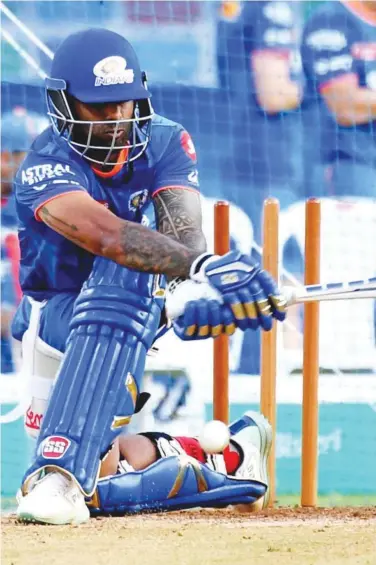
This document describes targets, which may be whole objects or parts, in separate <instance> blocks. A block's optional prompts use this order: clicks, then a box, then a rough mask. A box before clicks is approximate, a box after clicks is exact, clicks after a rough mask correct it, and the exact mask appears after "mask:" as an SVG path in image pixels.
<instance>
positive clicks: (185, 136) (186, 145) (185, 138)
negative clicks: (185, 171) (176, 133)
mask: <svg viewBox="0 0 376 565" xmlns="http://www.w3.org/2000/svg"><path fill="white" fill-rule="evenodd" d="M180 141H181V145H182V147H183V149H184V151H185V152H186V154H187V155H188V157H189V158H190V159H192V161H196V159H197V157H196V149H195V146H194V145H193V141H192V138H191V136H190V135H189V133H188V132H187V131H182V133H181V136H180Z"/></svg>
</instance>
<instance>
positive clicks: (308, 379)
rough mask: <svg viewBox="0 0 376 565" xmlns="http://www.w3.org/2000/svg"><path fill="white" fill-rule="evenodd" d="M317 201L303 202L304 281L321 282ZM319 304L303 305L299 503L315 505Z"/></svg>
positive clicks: (319, 221)
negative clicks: (304, 206) (304, 204)
mask: <svg viewBox="0 0 376 565" xmlns="http://www.w3.org/2000/svg"><path fill="white" fill-rule="evenodd" d="M320 223H321V206H320V201H319V200H316V199H314V198H312V199H310V200H308V201H307V202H306V211H305V272H304V284H306V285H307V284H318V283H319V282H320ZM319 370H320V367H319V303H318V302H310V303H307V304H305V305H304V333H303V404H302V411H303V415H302V477H301V505H302V506H313V507H314V506H316V505H317V472H318V464H317V447H318V385H319Z"/></svg>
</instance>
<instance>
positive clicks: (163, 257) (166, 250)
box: [116, 222, 199, 278]
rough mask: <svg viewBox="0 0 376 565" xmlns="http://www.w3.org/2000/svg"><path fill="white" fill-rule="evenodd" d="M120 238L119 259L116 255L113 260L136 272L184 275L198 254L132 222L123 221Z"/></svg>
mask: <svg viewBox="0 0 376 565" xmlns="http://www.w3.org/2000/svg"><path fill="white" fill-rule="evenodd" d="M120 239H121V243H120V245H121V251H120V255H122V256H123V259H122V260H121V258H120V257H117V259H116V260H117V262H119V263H121V264H124V265H126V266H127V267H129V268H131V269H135V270H136V271H143V272H147V273H155V274H162V275H166V276H167V277H168V278H174V277H184V278H188V277H189V269H190V267H191V265H192V263H193V261H194V259H196V257H197V256H198V255H199V252H198V251H197V250H194V249H189V248H188V247H186V246H185V245H182V244H181V243H179V242H178V241H174V240H173V239H171V238H170V237H167V236H165V235H163V234H161V233H156V232H155V231H152V230H150V229H148V228H145V227H144V226H142V225H140V224H136V223H135V222H126V223H125V225H124V226H123V228H122V230H121V236H120Z"/></svg>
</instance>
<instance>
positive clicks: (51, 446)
mask: <svg viewBox="0 0 376 565" xmlns="http://www.w3.org/2000/svg"><path fill="white" fill-rule="evenodd" d="M70 444H71V441H70V440H69V439H67V438H65V437H62V436H49V437H46V439H45V440H44V442H43V449H42V457H44V458H45V459H60V458H61V457H63V455H64V454H65V452H66V451H67V449H68V447H69V446H70Z"/></svg>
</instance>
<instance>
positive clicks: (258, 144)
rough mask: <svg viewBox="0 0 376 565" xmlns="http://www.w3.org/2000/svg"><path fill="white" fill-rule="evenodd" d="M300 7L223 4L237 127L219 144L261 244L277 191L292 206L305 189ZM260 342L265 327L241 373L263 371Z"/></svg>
mask: <svg viewBox="0 0 376 565" xmlns="http://www.w3.org/2000/svg"><path fill="white" fill-rule="evenodd" d="M299 9H300V4H299V3H297V2H283V1H281V0H277V1H274V2H270V1H261V2H260V1H258V2H253V1H252V2H249V1H244V2H231V1H224V2H221V3H220V5H219V18H218V23H217V65H218V77H219V86H220V87H221V88H222V89H223V90H225V91H226V93H227V94H228V98H229V104H230V120H229V127H230V128H231V130H230V131H229V132H228V133H227V135H226V137H225V138H223V139H222V140H219V141H218V146H217V147H216V150H217V151H220V150H221V145H220V144H222V148H224V150H223V149H222V151H223V154H224V158H223V169H222V177H223V180H222V194H221V196H222V197H224V198H226V199H228V200H231V201H232V202H234V203H235V204H236V205H237V206H239V207H240V208H242V209H243V210H244V211H245V212H246V213H247V214H248V216H249V217H250V219H251V221H252V224H253V230H254V239H255V240H256V242H257V243H259V244H260V243H261V239H262V238H261V231H262V230H261V224H262V207H263V201H264V200H265V199H266V198H267V197H268V196H274V197H276V198H278V199H279V201H280V205H281V208H284V207H287V206H289V205H290V204H292V203H293V202H295V201H296V200H297V199H298V198H299V194H300V191H301V188H302V161H301V155H302V144H301V129H300V119H299V115H298V114H294V112H293V110H295V109H297V108H298V107H299V105H300V100H301V90H302V89H301V84H300V81H301V65H300V64H299V63H300V61H299V21H300V20H299ZM217 119H218V120H220V119H221V115H219V116H218V118H217ZM257 259H259V257H257ZM259 346H260V334H259V332H253V333H252V335H251V334H250V333H249V332H247V333H246V334H244V339H243V343H242V349H241V356H240V358H241V361H240V365H239V367H238V371H239V372H240V373H248V374H259V371H260V354H259Z"/></svg>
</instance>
